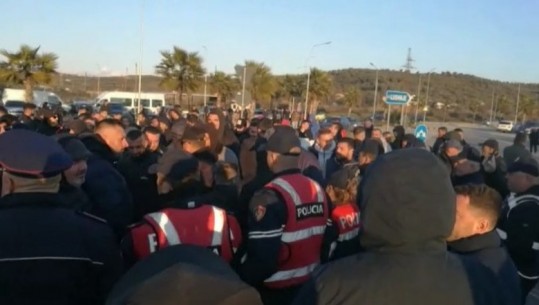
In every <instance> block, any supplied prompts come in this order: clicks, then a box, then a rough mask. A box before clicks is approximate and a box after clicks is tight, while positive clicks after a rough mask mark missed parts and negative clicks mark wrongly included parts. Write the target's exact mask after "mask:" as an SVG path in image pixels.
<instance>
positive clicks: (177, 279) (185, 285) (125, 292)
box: [106, 245, 262, 305]
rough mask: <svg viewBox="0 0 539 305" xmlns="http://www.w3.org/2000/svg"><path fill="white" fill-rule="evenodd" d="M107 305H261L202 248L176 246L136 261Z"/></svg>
mask: <svg viewBox="0 0 539 305" xmlns="http://www.w3.org/2000/svg"><path fill="white" fill-rule="evenodd" d="M106 304H107V305H120V304H121V305H123V304H138V305H146V304H147V305H150V304H152V305H153V304H161V305H173V304H174V305H177V304H182V305H198V304H214V305H235V304H245V305H261V304H262V302H261V300H260V296H259V294H258V293H257V292H256V290H254V288H252V287H250V286H248V285H247V284H245V283H243V282H242V281H241V280H240V278H239V277H238V275H237V274H236V273H234V270H232V268H230V267H229V266H228V264H227V263H226V262H225V261H224V260H223V259H221V258H220V257H219V256H217V255H215V254H214V253H212V252H211V251H209V250H208V249H205V248H201V247H195V246H188V245H176V246H172V247H167V248H165V249H162V250H160V251H158V252H156V253H154V254H152V255H151V256H149V257H148V258H147V259H145V260H143V261H141V262H139V263H138V264H137V265H135V266H134V267H133V268H132V269H131V270H129V272H128V273H127V274H126V275H125V276H124V277H123V278H122V279H121V280H120V281H119V282H118V283H117V284H116V286H115V287H114V289H113V291H112V292H111V293H110V295H109V297H108V299H107V303H106Z"/></svg>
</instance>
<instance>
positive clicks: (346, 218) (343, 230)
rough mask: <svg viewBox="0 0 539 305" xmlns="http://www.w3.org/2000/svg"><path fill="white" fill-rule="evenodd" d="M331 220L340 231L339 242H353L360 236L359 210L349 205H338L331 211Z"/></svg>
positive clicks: (353, 205) (355, 206)
mask: <svg viewBox="0 0 539 305" xmlns="http://www.w3.org/2000/svg"><path fill="white" fill-rule="evenodd" d="M331 220H332V221H333V223H334V224H336V225H337V228H338V230H339V238H338V239H337V240H338V241H339V242H344V241H348V240H352V239H354V238H356V237H357V236H358V235H359V228H360V222H359V208H358V207H357V205H355V204H352V203H349V204H343V205H338V206H336V207H335V208H333V211H331Z"/></svg>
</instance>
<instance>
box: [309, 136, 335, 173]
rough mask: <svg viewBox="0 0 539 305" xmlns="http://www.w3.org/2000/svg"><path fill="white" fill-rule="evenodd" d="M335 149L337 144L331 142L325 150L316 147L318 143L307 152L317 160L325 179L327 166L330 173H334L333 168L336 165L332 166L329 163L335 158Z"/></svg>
mask: <svg viewBox="0 0 539 305" xmlns="http://www.w3.org/2000/svg"><path fill="white" fill-rule="evenodd" d="M336 147H337V144H335V141H331V143H330V144H329V147H328V148H327V149H323V148H321V147H320V146H318V143H314V145H313V146H311V148H309V151H310V152H312V153H313V154H314V155H315V157H316V158H317V159H318V164H319V165H320V169H321V170H322V174H323V176H324V178H327V177H326V172H327V169H328V166H329V167H330V171H335V169H334V168H333V167H335V166H337V165H336V164H332V163H331V161H330V160H331V159H332V158H333V157H335V148H336ZM328 163H329V164H328Z"/></svg>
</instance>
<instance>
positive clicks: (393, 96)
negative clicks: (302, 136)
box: [383, 90, 413, 130]
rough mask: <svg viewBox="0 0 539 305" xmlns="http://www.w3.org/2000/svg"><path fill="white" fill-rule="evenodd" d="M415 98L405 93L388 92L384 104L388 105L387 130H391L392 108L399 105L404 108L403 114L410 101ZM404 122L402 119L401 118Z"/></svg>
mask: <svg viewBox="0 0 539 305" xmlns="http://www.w3.org/2000/svg"><path fill="white" fill-rule="evenodd" d="M412 98H413V96H411V95H410V94H409V93H408V92H404V91H396V90H387V91H386V95H385V96H384V99H383V100H384V102H385V103H386V104H387V127H386V129H387V130H389V125H390V121H391V106H392V105H399V106H401V107H403V108H402V110H403V111H402V112H404V106H405V105H406V104H408V102H409V101H410V100H412ZM401 122H402V117H401Z"/></svg>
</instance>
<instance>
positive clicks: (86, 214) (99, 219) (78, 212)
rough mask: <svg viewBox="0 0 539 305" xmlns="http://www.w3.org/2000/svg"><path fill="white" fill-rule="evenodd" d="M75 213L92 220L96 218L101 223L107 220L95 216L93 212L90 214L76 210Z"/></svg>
mask: <svg viewBox="0 0 539 305" xmlns="http://www.w3.org/2000/svg"><path fill="white" fill-rule="evenodd" d="M77 214H79V215H82V216H84V217H87V218H90V219H93V220H96V221H99V222H101V223H107V221H106V220H105V219H103V218H100V217H97V216H95V215H93V214H90V213H87V212H82V211H77Z"/></svg>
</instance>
